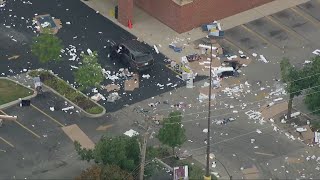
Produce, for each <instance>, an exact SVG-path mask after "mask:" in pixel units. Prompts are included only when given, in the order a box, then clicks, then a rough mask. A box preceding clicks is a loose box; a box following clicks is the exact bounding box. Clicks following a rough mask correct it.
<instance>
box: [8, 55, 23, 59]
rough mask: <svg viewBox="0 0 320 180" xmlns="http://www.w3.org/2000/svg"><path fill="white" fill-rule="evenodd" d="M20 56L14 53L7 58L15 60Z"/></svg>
mask: <svg viewBox="0 0 320 180" xmlns="http://www.w3.org/2000/svg"><path fill="white" fill-rule="evenodd" d="M19 57H20V56H19V55H14V56H11V57H9V58H8V60H16V59H18V58H19Z"/></svg>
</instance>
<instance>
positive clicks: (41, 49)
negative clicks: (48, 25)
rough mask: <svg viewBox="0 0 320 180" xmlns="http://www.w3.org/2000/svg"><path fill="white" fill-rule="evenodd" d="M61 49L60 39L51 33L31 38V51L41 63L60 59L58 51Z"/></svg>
mask: <svg viewBox="0 0 320 180" xmlns="http://www.w3.org/2000/svg"><path fill="white" fill-rule="evenodd" d="M61 49H63V45H62V41H61V40H60V39H59V38H58V37H56V36H55V35H53V34H50V33H48V32H47V31H45V33H43V34H40V35H39V36H37V37H35V38H34V39H33V42H32V45H31V52H32V54H33V55H35V56H36V57H37V58H38V59H39V61H40V62H41V63H48V62H49V61H52V60H59V59H60V51H61Z"/></svg>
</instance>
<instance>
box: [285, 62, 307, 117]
mask: <svg viewBox="0 0 320 180" xmlns="http://www.w3.org/2000/svg"><path fill="white" fill-rule="evenodd" d="M280 69H281V78H282V81H283V82H284V83H286V87H285V89H286V92H287V93H288V94H289V101H288V112H287V118H288V119H289V120H290V119H291V112H292V104H293V98H294V97H295V96H299V95H301V93H302V90H303V89H304V87H305V84H304V81H303V80H299V79H300V78H302V77H303V76H304V73H303V71H302V70H299V69H297V68H295V67H294V66H293V65H291V64H290V62H289V60H288V59H286V58H284V59H282V61H281V62H280Z"/></svg>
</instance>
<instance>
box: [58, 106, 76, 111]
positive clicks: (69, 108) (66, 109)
mask: <svg viewBox="0 0 320 180" xmlns="http://www.w3.org/2000/svg"><path fill="white" fill-rule="evenodd" d="M71 109H74V106H69V107H66V108H62V109H61V110H62V111H68V110H71Z"/></svg>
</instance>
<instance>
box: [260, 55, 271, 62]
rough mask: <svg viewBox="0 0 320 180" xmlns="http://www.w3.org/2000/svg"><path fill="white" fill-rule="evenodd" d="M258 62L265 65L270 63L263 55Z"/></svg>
mask: <svg viewBox="0 0 320 180" xmlns="http://www.w3.org/2000/svg"><path fill="white" fill-rule="evenodd" d="M258 60H259V61H262V62H264V63H268V62H269V61H267V59H266V58H265V57H264V56H263V55H260V58H259V59H258Z"/></svg>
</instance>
